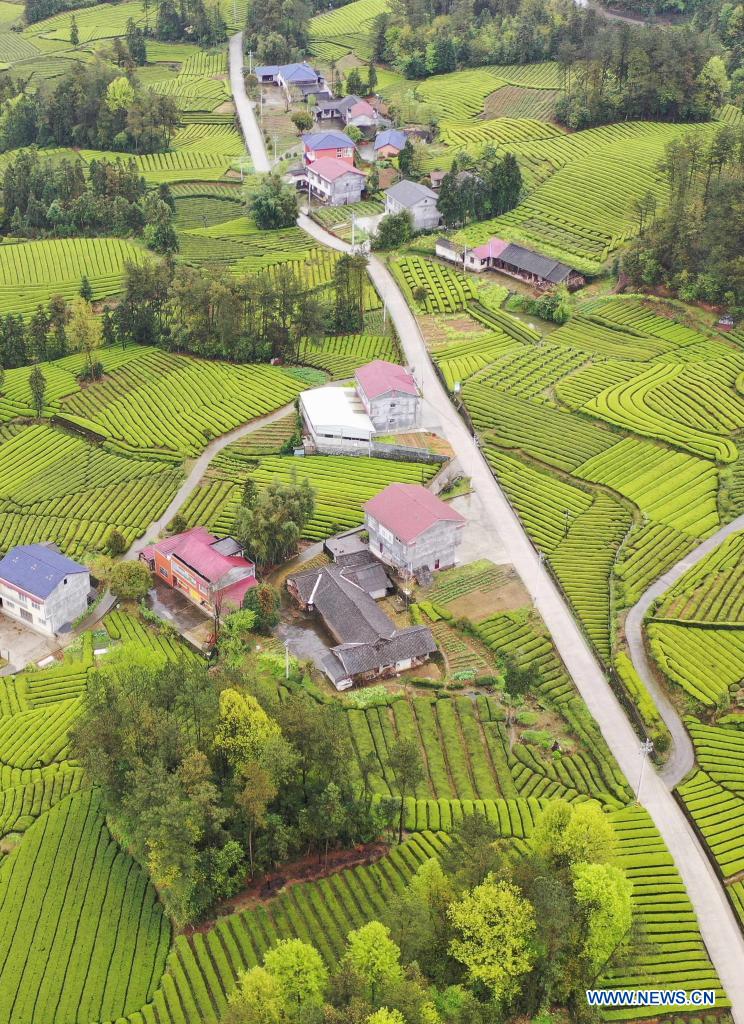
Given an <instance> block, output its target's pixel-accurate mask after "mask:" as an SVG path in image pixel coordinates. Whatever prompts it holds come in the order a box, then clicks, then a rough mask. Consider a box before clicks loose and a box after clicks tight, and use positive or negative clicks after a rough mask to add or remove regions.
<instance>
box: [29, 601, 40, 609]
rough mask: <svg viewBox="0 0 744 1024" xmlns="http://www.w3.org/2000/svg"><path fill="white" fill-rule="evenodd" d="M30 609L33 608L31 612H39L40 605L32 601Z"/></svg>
mask: <svg viewBox="0 0 744 1024" xmlns="http://www.w3.org/2000/svg"><path fill="white" fill-rule="evenodd" d="M31 607H32V608H33V610H34V611H35V612H38V611H40V609H41V605H40V604H39V602H38V601H32V602H31Z"/></svg>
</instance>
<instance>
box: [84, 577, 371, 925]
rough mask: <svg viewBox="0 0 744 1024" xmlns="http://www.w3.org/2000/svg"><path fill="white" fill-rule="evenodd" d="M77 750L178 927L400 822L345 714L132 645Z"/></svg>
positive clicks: (87, 716)
mask: <svg viewBox="0 0 744 1024" xmlns="http://www.w3.org/2000/svg"><path fill="white" fill-rule="evenodd" d="M123 564H127V563H123ZM132 564H134V563H132ZM237 614H238V615H239V616H243V617H248V618H249V619H251V620H252V618H253V616H252V614H251V613H250V612H248V611H245V612H240V613H237ZM153 658H154V656H153ZM282 667H283V666H282ZM72 743H73V748H74V752H75V755H74V756H75V757H76V758H77V759H79V760H80V761H81V763H82V764H83V766H84V768H85V770H86V772H87V773H88V775H89V777H90V778H91V780H92V781H93V782H94V783H95V784H97V785H99V786H100V787H101V789H102V792H103V796H104V800H105V806H106V810H107V817H108V822H109V825H110V828H111V830H112V833H113V834H114V835H115V836H116V837H117V839H118V840H119V841H120V842H121V843H122V844H123V845H124V846H125V847H126V848H127V849H129V850H130V851H131V852H132V853H133V855H134V856H135V857H137V858H138V859H139V860H140V861H141V863H143V865H145V866H146V868H147V870H148V872H149V874H150V876H151V878H152V880H153V883H154V884H155V886H156V887H157V889H158V892H159V893H160V896H161V898H162V899H163V901H164V903H165V906H166V909H167V911H168V913H169V914H170V915H171V916H172V917H173V919H174V920H175V922H176V923H177V924H178V925H184V924H186V923H187V922H189V921H193V920H195V919H196V918H198V917H200V916H202V915H204V914H205V913H206V912H207V911H208V910H209V909H210V908H211V907H212V906H213V905H214V904H215V902H216V901H218V900H220V899H222V898H226V897H229V896H231V895H232V894H234V893H235V892H236V891H237V889H238V888H239V887H240V886H241V885H242V884H243V882H244V880H245V878H246V875H247V874H253V873H254V872H256V871H263V870H266V869H269V868H274V867H276V866H277V865H279V864H281V863H282V862H284V861H286V860H288V859H290V858H292V857H294V856H297V855H299V854H300V853H302V854H305V853H307V852H308V851H311V850H315V851H318V852H319V854H320V855H321V856H323V855H327V852H328V850H329V848H330V847H332V846H336V845H339V844H342V845H353V844H356V843H360V842H366V841H369V840H371V839H373V838H375V837H376V836H378V835H379V834H380V832H381V831H382V829H383V828H384V827H385V825H386V823H387V822H388V821H389V817H390V807H389V805H387V804H384V803H382V804H381V803H379V802H375V801H373V799H372V793H371V790H370V786H369V772H368V771H367V772H362V777H361V779H360V780H355V781H352V778H351V776H350V773H349V771H348V765H349V763H350V762H351V760H352V759H353V757H354V753H353V751H352V750H351V747H350V739H349V733H348V728H347V726H346V720H345V714H344V711H343V710H342V709H341V708H340V706H338V705H335V704H331V705H326V704H321V703H317V702H316V701H314V700H312V699H311V698H310V697H308V696H306V695H305V694H304V693H302V692H301V691H300V692H298V693H296V694H293V695H290V696H289V697H287V698H286V699H285V700H284V701H282V702H281V703H280V702H279V701H278V699H277V691H276V686H275V684H274V683H273V681H272V682H271V684H270V685H269V684H264V685H261V684H260V683H252V684H244V682H242V681H240V680H239V679H238V678H237V677H235V676H233V675H231V674H230V673H229V672H226V671H225V670H222V671H218V672H214V671H212V672H210V671H207V670H206V669H205V668H204V667H203V666H202V665H201V664H199V663H197V662H194V661H187V662H181V663H177V662H166V661H161V662H160V663H156V662H155V661H154V660H153V662H152V663H150V664H143V663H142V652H141V650H138V651H134V652H130V651H129V649H128V648H127V647H126V646H125V647H124V648H122V650H121V652H120V653H119V655H118V657H117V658H116V659H114V660H113V661H112V662H111V663H110V664H108V665H107V667H106V668H105V669H102V670H101V671H98V672H96V673H94V674H93V676H92V678H91V680H90V685H89V686H88V689H87V692H86V695H85V697H84V698H83V711H82V716H81V718H80V719H79V721H78V723H77V725H76V727H75V729H74V735H73V739H72Z"/></svg>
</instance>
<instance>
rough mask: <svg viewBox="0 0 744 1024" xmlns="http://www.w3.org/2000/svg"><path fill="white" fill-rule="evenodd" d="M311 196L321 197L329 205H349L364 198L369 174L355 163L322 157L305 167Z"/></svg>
mask: <svg viewBox="0 0 744 1024" xmlns="http://www.w3.org/2000/svg"><path fill="white" fill-rule="evenodd" d="M305 177H306V179H307V187H308V192H309V194H310V197H311V198H316V199H320V200H322V201H323V202H325V203H328V204H329V206H348V205H349V203H358V202H359V201H360V200H361V198H362V192H363V191H364V185H365V182H366V180H367V176H366V174H365V173H364V171H360V170H357V168H356V167H354V165H353V164H349V163H347V162H346V161H345V160H337V159H336V158H335V157H321V158H320V159H319V160H315V161H313V163H311V164H308V166H307V168H306V169H305Z"/></svg>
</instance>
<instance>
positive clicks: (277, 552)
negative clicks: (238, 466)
mask: <svg viewBox="0 0 744 1024" xmlns="http://www.w3.org/2000/svg"><path fill="white" fill-rule="evenodd" d="M314 511H315V492H314V491H313V489H312V487H311V486H310V484H309V483H308V481H307V480H306V479H304V480H302V481H300V482H298V481H297V480H295V479H293V480H291V481H290V482H289V483H287V484H284V483H281V482H280V481H279V480H272V482H271V483H270V484H269V486H268V487H267V488H265V489H264V490H262V491H259V490H258V489H257V488H256V487H255V485H254V483H253V480H252V479H251V478H250V477H249V478H248V480H247V481H246V484H245V486H244V488H243V500H242V503H241V505H240V507H239V509H238V513H237V516H236V522H235V534H236V536H237V538H238V540H239V541H240V542H241V544H242V545H243V547H244V548H245V550H246V551H247V552H248V553H249V554H250V556H251V558H252V559H253V561H254V562H255V563H256V565H257V566H259V568H262V569H263V568H266V567H267V566H270V565H278V564H279V563H281V562H283V561H284V560H285V559H287V558H289V557H290V556H291V555H294V554H296V552H297V545H298V543H299V540H300V537H301V536H302V532H303V528H304V526H305V524H306V523H307V521H308V519H310V518H311V516H312V514H313V512H314ZM244 607H248V608H250V607H252V599H249V603H248V604H247V605H244Z"/></svg>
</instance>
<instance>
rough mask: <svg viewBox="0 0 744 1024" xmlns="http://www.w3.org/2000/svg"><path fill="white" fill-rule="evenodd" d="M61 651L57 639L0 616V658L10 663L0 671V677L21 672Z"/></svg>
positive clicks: (5, 616)
mask: <svg viewBox="0 0 744 1024" xmlns="http://www.w3.org/2000/svg"><path fill="white" fill-rule="evenodd" d="M59 650H60V644H59V642H58V641H57V639H56V638H55V637H53V636H52V637H47V636H44V635H43V634H42V633H37V632H36V631H35V630H33V629H28V627H26V626H23V625H21V623H20V622H16V621H15V620H14V619H10V618H8V616H7V615H0V657H2V658H4V659H5V660H6V661H7V662H8V664H7V665H4V666H3V668H2V669H0V675H3V676H9V675H11V674H12V673H13V672H20V671H21V669H24V668H25V667H26V665H30V664H36V663H37V662H39V661H41V660H42V659H43V658H48V657H49V656H50V655H51V654H54V653H55V652H56V651H59Z"/></svg>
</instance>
